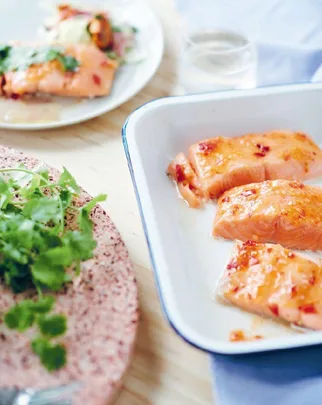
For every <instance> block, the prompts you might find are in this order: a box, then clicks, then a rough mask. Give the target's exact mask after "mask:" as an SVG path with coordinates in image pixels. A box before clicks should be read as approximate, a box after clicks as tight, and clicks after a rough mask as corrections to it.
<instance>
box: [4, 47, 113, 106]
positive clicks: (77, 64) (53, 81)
mask: <svg viewBox="0 0 322 405" xmlns="http://www.w3.org/2000/svg"><path fill="white" fill-rule="evenodd" d="M116 69H117V62H115V61H113V60H111V59H109V58H108V57H107V56H106V55H105V54H104V53H103V52H102V51H100V50H99V49H98V48H97V47H96V46H95V45H92V44H90V45H87V44H69V45H66V46H62V45H59V46H58V45H48V44H47V45H26V44H22V45H20V44H11V45H3V46H1V47H0V83H1V87H0V94H1V95H2V96H5V97H12V98H19V97H20V96H24V95H26V94H36V93H47V94H52V95H57V96H69V97H97V96H106V95H108V94H109V93H110V91H111V87H112V84H113V80H114V75H115V72H116Z"/></svg>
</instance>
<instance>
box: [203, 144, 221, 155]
mask: <svg viewBox="0 0 322 405" xmlns="http://www.w3.org/2000/svg"><path fill="white" fill-rule="evenodd" d="M216 146H217V145H216V144H215V143H214V142H201V143H199V150H200V151H201V152H204V153H206V154H207V153H209V152H211V151H213V150H215V149H216Z"/></svg>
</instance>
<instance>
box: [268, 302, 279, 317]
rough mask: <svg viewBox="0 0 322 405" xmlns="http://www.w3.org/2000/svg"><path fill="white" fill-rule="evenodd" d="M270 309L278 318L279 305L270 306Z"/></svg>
mask: <svg viewBox="0 0 322 405" xmlns="http://www.w3.org/2000/svg"><path fill="white" fill-rule="evenodd" d="M268 308H269V309H270V310H271V311H272V312H273V314H274V315H275V316H278V314H279V310H278V305H277V304H269V305H268Z"/></svg>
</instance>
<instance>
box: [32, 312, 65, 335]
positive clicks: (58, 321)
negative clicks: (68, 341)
mask: <svg viewBox="0 0 322 405" xmlns="http://www.w3.org/2000/svg"><path fill="white" fill-rule="evenodd" d="M37 324H38V326H39V330H40V332H41V333H42V335H44V336H47V337H49V338H53V337H57V336H60V335H63V334H64V333H65V332H66V330H67V321H66V317H65V316H64V315H47V316H42V317H40V318H39V319H38V320H37Z"/></svg>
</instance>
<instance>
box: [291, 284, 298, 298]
mask: <svg viewBox="0 0 322 405" xmlns="http://www.w3.org/2000/svg"><path fill="white" fill-rule="evenodd" d="M291 293H292V298H294V297H295V296H296V294H297V293H298V288H297V286H296V285H293V286H292V290H291Z"/></svg>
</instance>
